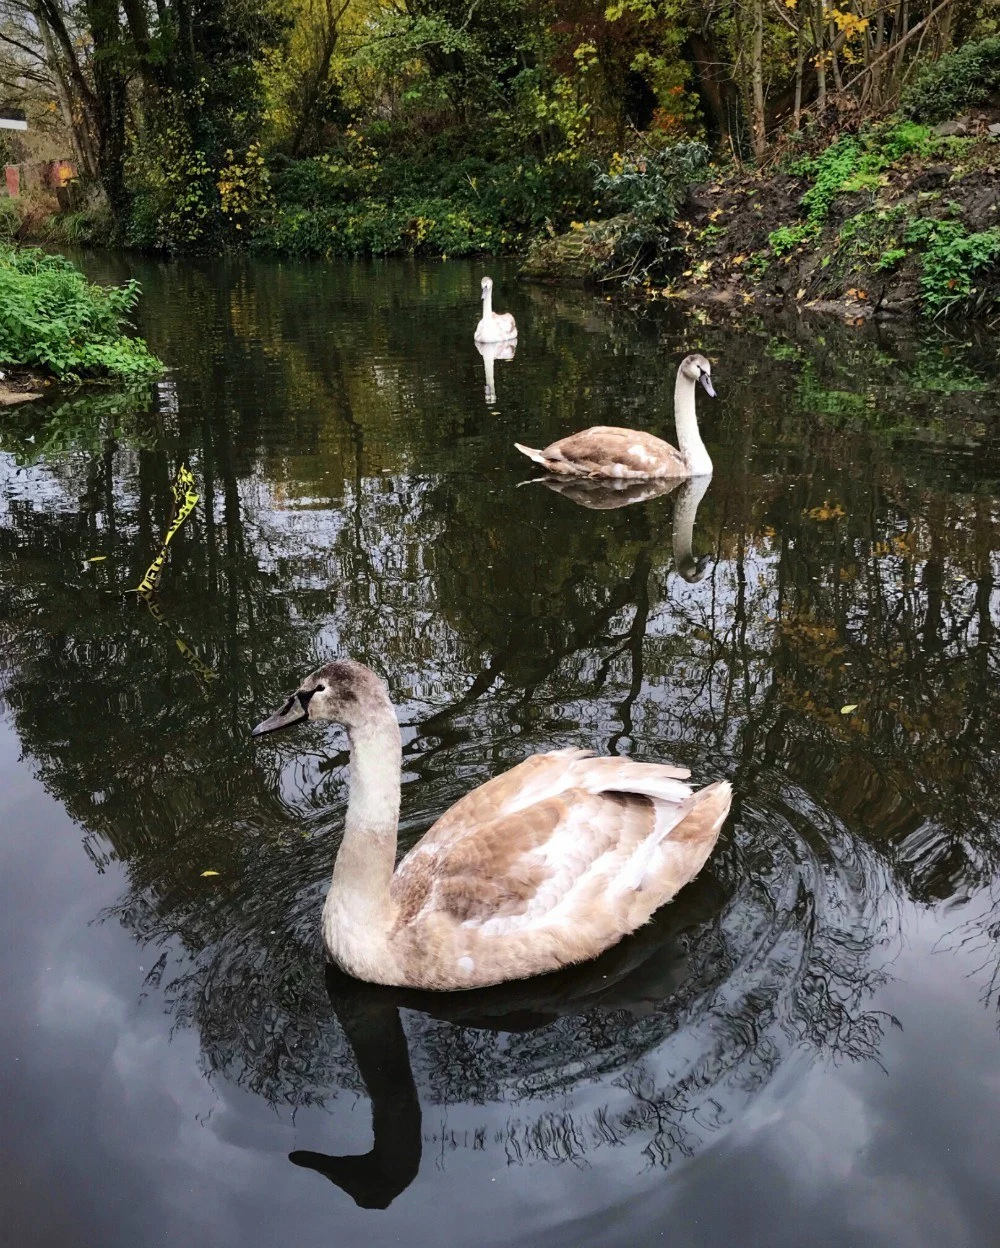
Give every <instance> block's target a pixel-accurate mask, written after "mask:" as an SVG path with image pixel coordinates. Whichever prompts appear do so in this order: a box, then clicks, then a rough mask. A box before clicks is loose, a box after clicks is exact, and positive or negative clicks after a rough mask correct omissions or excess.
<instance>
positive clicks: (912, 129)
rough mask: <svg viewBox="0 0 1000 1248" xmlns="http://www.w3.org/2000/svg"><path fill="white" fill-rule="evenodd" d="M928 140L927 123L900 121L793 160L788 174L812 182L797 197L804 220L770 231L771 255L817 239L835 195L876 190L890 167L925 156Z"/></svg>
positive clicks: (929, 136) (848, 137)
mask: <svg viewBox="0 0 1000 1248" xmlns="http://www.w3.org/2000/svg"><path fill="white" fill-rule="evenodd" d="M931 143H932V139H931V133H930V130H929V129H928V128H927V127H926V126H920V125H917V124H915V123H914V122H912V121H902V122H896V123H895V124H893V125H886V126H874V127H872V128H871V129H870V130H867V131H863V132H862V133H861V134H858V135H845V136H844V137H843V138H840V139H837V140H836V142H834V143H831V144H830V146H829V147H827V148H826V149H824V150H823V151H822V152H820V153H819V155H818V156H807V157H804V158H803V159H802V160H799V161H796V162H795V163H794V164H793V165H792V166H791V172H793V173H795V174H797V175H798V176H799V177H805V178H808V179H810V181H811V185H810V186H809V188H808V189H807V190H806V192H805V193H804V194H803V196H802V201H801V202H802V207H803V208H804V209H805V214H806V215H805V220H804V221H801V222H798V223H797V224H795V225H790V226H781V227H780V228H779V229H777V230H774V231H772V233H771V234H770V235H769V237H768V242H769V243H770V245H771V247H772V248H773V249H774V252H775V254H776V255H779V256H780V255H784V254H785V253H786V252H789V251H792V250H793V249H794V248H795V247H798V246H799V245H800V244H802V243H804V242H806V241H808V240H809V239H811V238H815V237H816V235H817V234H819V232H820V230H821V229H822V228H823V225H824V224H825V222H826V219H827V217H828V215H829V212H830V207H831V205H832V204H833V201H834V200H835V199H836V198H837V197H838V196H839V195H844V194H849V193H851V192H852V191H866V190H868V191H873V190H875V189H876V188H877V187H878V186H879V184H880V180H881V176H882V174H883V172H884V171H885V170H886V169H887V168H888V167H889V166H890V165H892V164H895V162H896V161H897V160H901V159H902V158H903V157H904V156H907V155H910V154H911V153H914V152H918V153H922V154H925V153H926V152H927V151H929V150H930V146H931Z"/></svg>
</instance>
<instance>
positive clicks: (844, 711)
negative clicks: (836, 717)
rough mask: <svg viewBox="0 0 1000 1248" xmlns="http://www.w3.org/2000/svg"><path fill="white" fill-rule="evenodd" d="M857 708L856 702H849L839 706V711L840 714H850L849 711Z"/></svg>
mask: <svg viewBox="0 0 1000 1248" xmlns="http://www.w3.org/2000/svg"><path fill="white" fill-rule="evenodd" d="M857 709H858V704H857V702H851V703H850V704H849V705H848V706H842V707H841V708H840V713H841V715H850V713H851V711H856V710H857Z"/></svg>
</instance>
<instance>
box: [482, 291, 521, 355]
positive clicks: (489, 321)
mask: <svg viewBox="0 0 1000 1248" xmlns="http://www.w3.org/2000/svg"><path fill="white" fill-rule="evenodd" d="M482 286H483V317H482V320H481V321H480V322H479V324H478V325H477V326H476V333H475V339H476V342H510V341H511V339H513V338H516V337H517V326H516V325H515V324H514V318H513V317H512V316H511V314H510V313H509V312H494V311H493V278H492V277H484V278H483V283H482Z"/></svg>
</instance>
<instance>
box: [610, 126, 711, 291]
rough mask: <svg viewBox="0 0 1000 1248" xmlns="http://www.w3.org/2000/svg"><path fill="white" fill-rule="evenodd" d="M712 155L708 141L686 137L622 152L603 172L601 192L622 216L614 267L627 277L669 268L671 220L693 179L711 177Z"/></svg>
mask: <svg viewBox="0 0 1000 1248" xmlns="http://www.w3.org/2000/svg"><path fill="white" fill-rule="evenodd" d="M710 154H711V153H710V151H709V148H708V147H707V146H706V145H705V144H704V143H701V142H698V141H697V140H685V141H682V142H680V143H671V144H668V145H667V146H665V147H663V148H661V149H660V150H648V151H643V152H641V153H631V154H626V155H625V156H617V155H616V156H615V157H614V158H613V159H612V163H611V168H610V170H608V171H600V172H598V174H597V177H596V178H595V181H594V190H595V193H596V194H597V195H598V196H599V197H601V198H602V199H603V201H604V202H605V204H606V205H607V206H608V207H609V208H610V209H611V211H612V212H614V213H616V214H617V215H618V216H619V217H620V218H621V221H622V226H623V228H622V229H621V232H620V233H618V235H617V237H616V239H615V251H614V259H613V267H614V269H615V270H617V275H618V276H619V277H621V278H623V279H624V280H625V281H626V282H639V281H643V280H645V279H646V278H647V277H652V276H654V275H657V276H659V275H661V274H662V273H664V272H665V271H666V269H667V266H668V264H669V260H670V257H671V255H672V253H673V251H674V247H675V240H674V238H673V235H672V232H671V230H670V225H671V223H672V222H673V220H674V218H675V217H676V215H677V209H678V208H679V206H680V204H681V202H682V201H683V199H684V197H685V196H686V195H687V192H688V188H689V187H690V185H691V183H692V182H695V181H697V179H698V178H701V177H704V176H705V173H706V171H707V169H708V161H709V156H710Z"/></svg>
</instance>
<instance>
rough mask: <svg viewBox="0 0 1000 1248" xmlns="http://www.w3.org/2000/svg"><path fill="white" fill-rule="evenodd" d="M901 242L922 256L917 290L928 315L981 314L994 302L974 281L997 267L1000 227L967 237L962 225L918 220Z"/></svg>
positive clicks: (908, 229) (992, 297) (985, 290)
mask: <svg viewBox="0 0 1000 1248" xmlns="http://www.w3.org/2000/svg"><path fill="white" fill-rule="evenodd" d="M903 241H904V242H905V243H907V244H909V245H910V246H911V247H917V248H919V250H920V251H921V252H922V257H923V259H922V265H923V271H922V273H921V278H920V288H921V293H922V295H923V303H924V311H925V312H927V313H928V314H929V315H931V316H952V315H955V314H956V313H960V312H962V313H969V312H975V311H981V310H982V307H983V305H984V303H985V302H986V301H987V300H989V301H990V302H993V301H995V296H994V295H991V294H990V292H989V289H988V288H987V287H986V286H984V285H981V284H979V283H977V281H976V278H977V277H979V276H980V275H982V274H985V273H986V272H988V271H990V270H994V271H995V270H996V268H997V266H998V264H1000V227H997V226H994V227H993V228H992V229H989V230H982V231H980V232H979V233H975V234H970V233H969V231H968V230H967V229H966V228H965V226H964V225H963V224H962V223H961V221H955V220H949V219H945V220H935V219H933V218H931V217H917V218H916V219H915V220H913V221H911V222H910V224H909V226H908V227H907V229H906V233H905V234H904V236H903ZM993 289H994V290H995V287H994V288H993Z"/></svg>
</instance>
